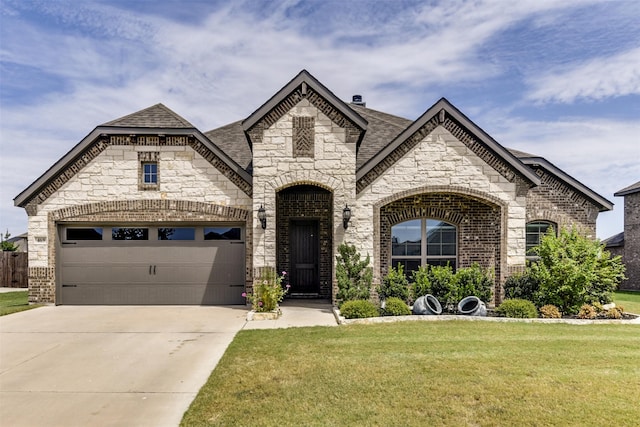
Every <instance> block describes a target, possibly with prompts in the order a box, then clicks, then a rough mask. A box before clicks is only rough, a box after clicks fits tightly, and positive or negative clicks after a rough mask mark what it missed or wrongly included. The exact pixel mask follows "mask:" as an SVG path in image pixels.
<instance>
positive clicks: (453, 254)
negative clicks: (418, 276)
mask: <svg viewBox="0 0 640 427" xmlns="http://www.w3.org/2000/svg"><path fill="white" fill-rule="evenodd" d="M457 254H458V237H457V230H456V227H455V226H454V225H453V224H449V223H447V222H444V221H439V220H436V219H413V220H411V221H405V222H401V223H400V224H396V225H394V226H393V227H391V264H392V266H393V267H397V266H398V265H399V264H402V265H403V266H404V269H405V271H406V272H409V271H414V270H417V269H418V267H419V266H421V265H447V264H449V265H450V266H451V267H452V268H453V269H454V270H455V268H456V264H457V262H456V261H457Z"/></svg>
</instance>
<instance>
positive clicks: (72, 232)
mask: <svg viewBox="0 0 640 427" xmlns="http://www.w3.org/2000/svg"><path fill="white" fill-rule="evenodd" d="M65 237H66V239H65V240H66V241H75V240H102V228H101V227H88V228H67V229H66V235H65Z"/></svg>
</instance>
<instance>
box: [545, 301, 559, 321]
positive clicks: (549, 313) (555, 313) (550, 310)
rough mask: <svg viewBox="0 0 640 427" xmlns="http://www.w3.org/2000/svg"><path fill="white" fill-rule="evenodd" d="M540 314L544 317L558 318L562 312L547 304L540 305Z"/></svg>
mask: <svg viewBox="0 0 640 427" xmlns="http://www.w3.org/2000/svg"><path fill="white" fill-rule="evenodd" d="M540 315H541V316H542V317H544V318H545V319H559V318H561V317H562V313H560V310H558V307H556V306H555V305H552V304H547V305H543V306H542V307H540Z"/></svg>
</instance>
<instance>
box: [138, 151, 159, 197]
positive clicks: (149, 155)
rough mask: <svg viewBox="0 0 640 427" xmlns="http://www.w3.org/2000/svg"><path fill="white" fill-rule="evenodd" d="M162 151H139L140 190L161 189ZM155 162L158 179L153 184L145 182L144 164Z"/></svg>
mask: <svg viewBox="0 0 640 427" xmlns="http://www.w3.org/2000/svg"><path fill="white" fill-rule="evenodd" d="M159 161H160V152H159V151H138V190H141V191H145V190H159V189H160V162H159ZM145 163H155V164H156V167H157V173H156V176H157V181H156V182H155V183H153V184H148V183H145V182H144V164H145Z"/></svg>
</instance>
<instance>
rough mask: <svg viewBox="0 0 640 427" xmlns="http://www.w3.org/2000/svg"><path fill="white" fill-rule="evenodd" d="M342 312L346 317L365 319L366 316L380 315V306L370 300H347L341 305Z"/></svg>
mask: <svg viewBox="0 0 640 427" xmlns="http://www.w3.org/2000/svg"><path fill="white" fill-rule="evenodd" d="M340 314H341V315H342V316H344V317H345V319H363V318H365V317H378V315H379V312H378V308H377V307H376V306H375V305H374V304H373V303H372V302H371V301H369V300H351V301H345V302H344V303H343V304H342V306H341V307H340Z"/></svg>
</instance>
